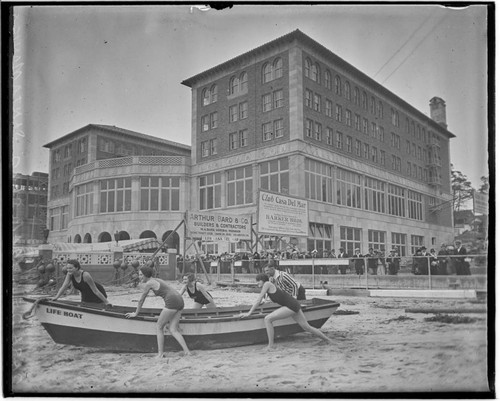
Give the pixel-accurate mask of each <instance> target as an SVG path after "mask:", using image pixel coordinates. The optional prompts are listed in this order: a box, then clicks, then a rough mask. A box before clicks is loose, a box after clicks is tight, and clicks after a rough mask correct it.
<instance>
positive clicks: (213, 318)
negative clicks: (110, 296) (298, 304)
mask: <svg viewBox="0 0 500 401" xmlns="http://www.w3.org/2000/svg"><path fill="white" fill-rule="evenodd" d="M315 299H316V300H319V302H318V301H316V302H315V301H313V300H315ZM23 300H25V301H27V302H32V303H34V302H36V301H37V299H34V298H29V297H23ZM308 301H309V302H310V303H308V304H307V305H303V306H306V310H305V312H312V311H318V310H322V309H331V308H338V307H339V306H340V304H339V303H338V302H335V301H329V300H325V299H321V298H312V299H310V300H308ZM39 305H45V306H53V307H57V308H62V309H67V310H71V311H80V312H87V313H90V314H94V315H103V316H109V317H113V318H116V319H127V318H126V317H125V313H128V312H133V311H134V310H135V307H133V306H122V305H117V306H115V307H118V308H120V309H122V310H123V311H122V312H116V311H113V310H110V309H105V308H102V307H99V308H98V307H97V306H93V305H92V306H91V305H82V304H81V303H80V302H77V301H69V300H61V301H52V300H48V299H43V298H42V299H41V300H40V301H39ZM279 307H280V305H278V304H276V303H274V302H270V303H266V304H265V305H261V306H260V307H259V308H258V309H257V310H255V311H254V313H252V315H250V316H248V317H244V318H240V317H238V316H237V315H236V314H237V313H244V312H248V310H249V309H250V308H251V305H236V306H229V307H219V308H217V310H215V309H212V308H211V309H205V310H198V309H184V310H183V312H182V315H181V323H182V324H193V323H212V322H214V323H215V322H226V321H235V320H253V319H262V316H266V315H267V314H269V313H271V312H272V311H274V310H276V309H277V308H279ZM161 310H162V308H144V309H143V310H142V311H141V313H140V314H139V315H138V316H136V317H133V318H130V320H136V321H137V320H139V321H148V322H152V321H154V322H156V321H157V320H158V315H159V314H160V312H161ZM221 312H223V313H221ZM229 313H232V314H231V315H229ZM332 313H333V312H332ZM148 314H149V316H148ZM190 315H194V316H190ZM200 315H205V316H200Z"/></svg>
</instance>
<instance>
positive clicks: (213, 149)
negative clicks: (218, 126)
mask: <svg viewBox="0 0 500 401" xmlns="http://www.w3.org/2000/svg"><path fill="white" fill-rule="evenodd" d="M210 154H211V155H216V154H217V139H210Z"/></svg>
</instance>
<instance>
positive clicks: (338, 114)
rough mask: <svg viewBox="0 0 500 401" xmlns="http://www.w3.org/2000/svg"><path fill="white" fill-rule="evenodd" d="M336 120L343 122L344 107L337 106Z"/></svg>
mask: <svg viewBox="0 0 500 401" xmlns="http://www.w3.org/2000/svg"><path fill="white" fill-rule="evenodd" d="M335 120H337V121H339V122H342V106H340V105H339V104H337V105H336V106H335Z"/></svg>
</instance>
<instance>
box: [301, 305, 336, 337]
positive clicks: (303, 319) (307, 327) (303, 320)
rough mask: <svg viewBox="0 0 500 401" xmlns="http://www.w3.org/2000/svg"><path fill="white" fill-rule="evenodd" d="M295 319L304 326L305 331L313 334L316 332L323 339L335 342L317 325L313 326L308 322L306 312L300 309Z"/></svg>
mask: <svg viewBox="0 0 500 401" xmlns="http://www.w3.org/2000/svg"><path fill="white" fill-rule="evenodd" d="M293 319H294V320H295V321H296V322H297V323H298V324H299V325H300V327H302V328H303V329H304V330H305V331H308V332H309V333H311V334H314V335H316V336H318V337H320V338H322V339H323V340H326V341H328V342H329V343H331V344H333V341H332V340H331V339H329V338H328V337H327V336H326V335H325V334H324V333H323V332H322V331H321V330H319V329H317V328H316V327H312V326H311V325H310V324H309V323H307V320H306V317H305V316H304V312H302V311H301V310H299V311H298V312H297V313H296V314H294V316H293Z"/></svg>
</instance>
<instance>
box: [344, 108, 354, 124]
mask: <svg viewBox="0 0 500 401" xmlns="http://www.w3.org/2000/svg"><path fill="white" fill-rule="evenodd" d="M351 116H352V114H351V110H347V109H346V111H345V123H346V124H347V126H349V127H351V126H352V117H351Z"/></svg>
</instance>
